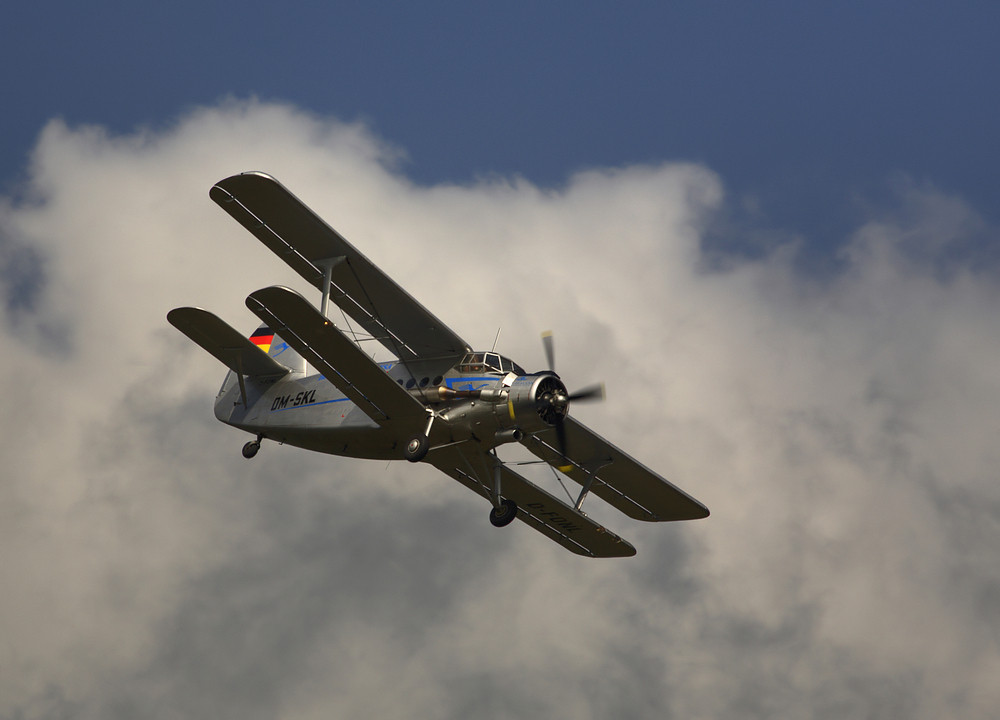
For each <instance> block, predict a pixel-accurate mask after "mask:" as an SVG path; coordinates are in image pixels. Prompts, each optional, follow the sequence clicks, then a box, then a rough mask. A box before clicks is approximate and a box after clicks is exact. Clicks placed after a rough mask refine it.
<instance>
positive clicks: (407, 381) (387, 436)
mask: <svg viewBox="0 0 1000 720" xmlns="http://www.w3.org/2000/svg"><path fill="white" fill-rule="evenodd" d="M379 366H380V367H381V368H382V369H383V370H384V371H385V372H386V373H387V374H388V375H389V377H390V378H392V379H393V380H395V381H396V382H397V383H398V384H399V385H400V386H402V387H403V388H404V389H406V390H407V391H409V392H410V393H411V394H412V395H413V396H414V397H415V398H417V399H418V400H420V401H421V402H422V403H423V404H424V405H425V406H426V407H427V408H428V410H429V412H428V417H431V416H432V415H433V417H434V420H433V422H431V429H430V433H429V438H430V441H431V444H432V445H433V446H439V445H445V444H448V443H453V442H461V441H464V440H469V439H474V440H477V441H478V442H480V443H481V444H482V445H483V446H484V447H486V448H491V447H494V446H496V445H498V444H500V443H502V442H510V441H511V440H512V439H513V437H515V433H516V432H517V431H518V429H519V428H520V429H528V430H529V431H530V429H540V428H541V427H544V426H545V423H543V422H542V421H541V419H540V417H539V416H538V414H537V412H536V411H535V394H536V392H537V389H538V387H539V385H540V382H541V381H542V380H543V379H545V378H555V382H557V383H558V378H557V377H556V376H555V375H554V373H535V374H531V375H529V374H527V373H525V371H524V370H523V369H522V368H521V367H520V366H518V365H517V364H516V363H513V362H512V361H510V360H509V359H507V358H505V357H503V356H502V355H499V354H497V353H481V352H480V353H469V354H467V355H466V356H465V357H464V358H463V359H462V361H461V362H459V363H458V364H456V365H455V366H454V367H452V368H451V369H450V370H448V371H447V372H446V373H445V374H444V375H436V376H430V375H429V374H425V373H423V372H421V368H420V366H419V365H408V364H406V363H402V362H398V361H392V362H384V363H380V364H379ZM548 382H549V383H550V384H551V383H552V380H549V381H548ZM559 385H560V387H561V383H559ZM245 388H246V404H244V402H243V399H242V395H241V391H240V387H239V382H238V379H237V376H236V375H235V374H234V373H232V372H230V373H229V374H228V375H227V376H226V378H225V380H224V381H223V384H222V387H221V388H220V390H219V394H218V395H217V397H216V400H215V416H216V417H217V418H218V419H219V420H221V421H222V422H224V423H226V424H228V425H232V426H233V427H237V428H240V429H241V430H246V431H247V432H251V433H254V434H257V435H259V436H261V437H266V438H269V439H271V440H273V441H276V442H280V443H286V444H289V445H294V446H296V447H302V448H306V449H309V450H314V451H318V452H324V453H330V454H333V455H346V456H350V457H359V458H372V459H402V458H403V445H404V444H405V442H406V440H407V438H409V437H411V436H413V435H414V434H419V433H424V432H426V423H421V424H419V425H414V424H413V422H412V421H411V422H409V423H405V424H404V423H402V422H394V421H393V420H392V419H390V420H389V421H387V422H383V423H382V424H379V423H376V422H375V421H374V420H372V419H371V418H370V417H368V415H366V414H365V413H364V412H363V411H362V410H361V409H360V408H359V407H357V406H356V405H355V404H354V403H353V402H351V401H350V400H349V399H348V398H347V397H345V395H344V394H343V393H342V392H340V391H339V390H338V389H337V388H336V387H335V386H334V385H333V384H332V383H331V382H329V381H327V379H326V378H324V377H323V376H322V375H321V374H319V373H316V372H314V371H310V369H309V368H305V372H290V373H288V374H287V375H285V376H284V377H282V378H280V379H276V380H275V379H266V378H265V379H261V378H252V377H248V378H246V381H245ZM536 426H537V427H536Z"/></svg>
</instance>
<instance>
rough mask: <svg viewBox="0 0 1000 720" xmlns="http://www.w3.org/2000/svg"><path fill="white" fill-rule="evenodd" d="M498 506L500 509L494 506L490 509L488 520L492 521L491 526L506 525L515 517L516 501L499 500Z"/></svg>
mask: <svg viewBox="0 0 1000 720" xmlns="http://www.w3.org/2000/svg"><path fill="white" fill-rule="evenodd" d="M500 507H501V508H502V509H501V510H497V509H496V508H495V507H494V508H493V509H492V510H490V522H491V523H493V527H507V526H508V525H510V524H511V523H512V522H514V518H516V517H517V503H516V502H514V501H513V500H501V501H500Z"/></svg>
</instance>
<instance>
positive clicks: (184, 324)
mask: <svg viewBox="0 0 1000 720" xmlns="http://www.w3.org/2000/svg"><path fill="white" fill-rule="evenodd" d="M167 321H168V322H169V323H170V324H171V325H173V326H174V327H175V328H177V329H178V330H180V331H181V332H182V333H184V334H185V335H187V336H188V337H189V338H191V340H193V341H194V342H196V343H198V344H199V345H201V347H203V348H204V349H205V350H207V351H208V352H209V354H211V355H212V356H213V357H215V358H216V359H217V360H219V362H221V363H222V364H223V365H225V366H226V367H228V368H229V369H230V370H232V371H233V372H234V373H236V374H238V375H251V376H260V377H268V376H275V375H285V374H286V373H288V372H289V368H287V367H285V366H284V365H282V364H281V363H279V362H278V361H277V360H274V359H273V358H270V357H268V355H267V353H265V352H264V351H263V350H261V349H260V348H259V347H257V346H256V345H254V344H253V343H252V342H250V340H248V339H247V338H246V336H244V335H242V334H240V332H239V331H238V330H236V329H234V328H233V327H232V326H230V325H229V324H227V323H226V321H225V320H222V319H221V318H219V317H217V316H216V315H213V314H212V313H210V312H208V310H202V309H201V308H194V307H181V308H175V309H173V310H171V311H170V312H168V313H167Z"/></svg>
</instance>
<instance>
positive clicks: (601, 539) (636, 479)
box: [167, 172, 708, 557]
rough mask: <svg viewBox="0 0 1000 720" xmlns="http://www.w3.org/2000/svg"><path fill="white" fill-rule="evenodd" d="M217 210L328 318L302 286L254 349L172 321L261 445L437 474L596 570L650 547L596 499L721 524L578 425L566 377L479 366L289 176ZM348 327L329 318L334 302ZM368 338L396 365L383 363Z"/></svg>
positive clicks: (263, 300) (185, 320)
mask: <svg viewBox="0 0 1000 720" xmlns="http://www.w3.org/2000/svg"><path fill="white" fill-rule="evenodd" d="M209 195H210V197H211V198H212V200H214V201H215V202H216V203H217V204H218V205H219V206H220V207H222V209H223V210H225V211H226V212H228V213H229V214H230V215H231V216H232V217H233V218H235V219H236V220H237V221H238V222H239V223H240V224H241V225H243V227H245V228H246V229H247V230H249V231H250V232H251V233H253V235H255V236H256V237H257V239H258V240H260V241H261V242H262V243H264V245H266V246H267V247H268V248H270V249H271V250H272V251H273V252H274V253H275V254H276V255H278V257H280V258H281V259H283V260H284V261H285V262H286V263H288V264H289V265H290V266H291V267H292V268H293V269H294V270H295V271H296V272H298V273H299V275H301V276H302V277H303V278H304V279H305V280H306V281H307V282H308V283H310V284H311V285H313V286H315V287H316V289H318V290H319V291H320V294H321V301H320V307H319V308H316V307H315V306H313V305H312V304H311V303H310V302H309V301H308V300H306V299H305V298H304V297H303V296H302V295H300V294H299V293H298V292H296V291H295V290H292V289H290V288H287V287H281V286H273V287H267V288H264V289H262V290H257V291H256V292H253V293H251V294H250V296H249V297H247V299H246V305H247V307H248V308H249V309H250V310H251V311H252V312H253V313H254V314H255V315H256V316H257V317H258V318H259V319H260V321H261V323H262V325H261V326H260V327H258V329H257V330H256V331H254V333H253V334H252V335H251V336H250V337H249V338H247V337H246V336H245V335H243V334H241V333H240V332H238V331H237V330H235V329H234V328H232V327H231V326H230V325H228V324H227V323H226V322H224V321H223V320H221V319H220V318H218V317H217V316H215V315H213V314H212V313H210V312H208V311H206V310H202V309H200V308H195V307H182V308H176V309H174V310H171V311H170V312H169V313H168V314H167V320H168V321H169V322H170V323H171V324H172V325H173V326H174V327H176V328H177V329H178V330H180V331H181V332H182V333H184V334H185V335H187V336H188V337H189V338H190V339H191V340H193V341H194V342H195V343H197V344H198V345H200V346H201V347H202V348H204V349H205V350H206V351H208V352H209V353H210V354H212V355H213V356H214V357H215V358H217V359H218V360H219V361H221V362H222V363H223V364H224V365H225V366H226V367H227V368H228V369H229V372H228V374H227V375H226V377H225V380H224V381H223V383H222V387H221V389H220V390H219V393H218V395H217V397H216V399H215V416H216V417H217V418H218V419H219V420H221V421H222V422H224V423H226V424H228V425H232V426H233V427H236V428H239V429H241V430H245V431H247V432H249V433H252V434H253V435H255V438H254V439H253V440H251V441H249V442H247V443H246V445H244V446H243V455H244V456H245V457H247V458H252V457H254V456H255V455H256V454H257V452H258V451H259V450H260V447H261V442H262V441H263V440H265V439H266V440H270V441H273V442H278V443H284V444H287V445H292V446H295V447H300V448H305V449H307V450H314V451H317V452H323V453H330V454H332V455H343V456H350V457H357V458H371V459H380V460H404V459H405V460H409V461H410V462H426V463H429V464H431V465H433V466H434V467H436V468H437V469H439V470H441V471H442V472H444V473H445V474H447V475H449V476H451V477H452V478H454V479H455V480H457V481H458V482H460V483H462V484H463V485H465V486H466V487H468V488H470V489H471V490H473V491H475V492H477V493H479V494H480V495H481V496H483V497H484V498H486V499H487V500H489V501H490V503H491V505H492V508H491V510H490V514H489V517H490V522H491V523H492V524H493V525H495V526H497V527H503V526H506V525H508V524H510V523H511V522H513V521H514V520H515V519H519V520H521V521H523V522H524V523H525V524H527V525H529V526H531V527H532V528H534V529H535V530H538V531H539V532H541V533H542V534H543V535H546V536H548V537H549V538H551V539H552V540H554V541H555V542H557V543H559V544H560V545H562V546H563V547H565V548H567V549H569V550H570V551H572V552H574V553H577V554H579V555H586V556H590V557H627V556H631V555H635V548H634V547H633V546H632V545H631V544H630V543H628V542H627V541H625V540H623V539H622V538H620V537H619V536H618V535H616V534H615V533H613V532H611V531H610V530H608V529H607V528H605V527H603V526H601V525H600V524H598V523H596V522H595V521H594V520H592V519H591V518H590V517H589V516H588V515H587V514H586V513H584V512H583V504H584V501H585V500H586V499H587V497H588V495H589V494H594V495H597V496H598V497H600V498H601V499H603V500H604V501H606V502H608V503H610V504H611V505H612V506H614V507H615V508H617V509H618V510H620V511H621V512H623V513H625V514H626V515H628V516H629V517H631V518H635V519H638V520H646V521H652V522H660V521H670V520H691V519H696V518H703V517H707V516H708V508H706V507H705V506H704V505H702V504H701V503H700V502H698V501H697V500H695V499H694V498H692V497H691V496H690V495H688V494H687V493H685V492H684V491H682V490H680V489H679V488H677V487H675V486H674V485H672V484H671V483H670V482H668V481H667V480H665V479H664V478H662V477H660V476H659V475H657V474H656V473H655V472H653V471H652V470H650V469H649V468H647V467H645V466H643V465H642V464H640V463H639V462H638V461H636V460H635V459H633V458H632V457H630V456H629V455H627V454H626V453H624V452H623V451H621V450H619V449H618V448H617V447H615V446H614V445H612V444H611V443H610V442H608V441H607V440H605V439H604V438H602V437H600V436H598V435H597V434H596V433H594V432H593V431H592V430H590V429H588V428H587V427H586V426H584V425H583V424H581V423H579V422H577V421H576V420H574V419H573V418H572V417H570V416H569V414H568V411H569V408H570V405H571V404H572V403H573V402H574V401H584V400H588V399H594V398H597V397H602V396H603V390H602V388H601V387H591V388H587V389H585V390H582V391H580V392H576V393H572V392H569V391H568V390H567V388H566V385H565V384H564V383H563V381H562V380H561V379H560V377H559V375H558V374H556V372H555V370H554V369H553V365H554V362H553V343H552V337H551V334H548V335H545V336H543V340H544V347H545V353H546V359H547V361H548V365H549V368H548V369H546V370H542V371H539V372H527V371H525V370H524V369H523V368H522V367H521V366H520V365H518V364H517V363H515V362H513V361H512V360H510V359H509V358H507V357H505V356H503V355H502V354H500V353H498V352H495V348H494V351H491V352H478V351H474V350H473V349H472V348H471V347H470V346H469V344H468V343H466V342H465V341H464V340H463V339H462V338H460V337H459V336H458V335H456V334H455V333H454V332H453V331H451V330H450V329H449V328H448V327H447V326H446V325H445V324H444V323H443V322H441V321H440V320H438V318H437V317H435V316H434V315H433V314H431V312H430V311H429V310H427V309H426V308H425V307H424V306H423V305H421V304H420V303H419V302H417V301H416V300H415V299H414V298H413V297H411V296H410V295H409V294H408V293H407V292H406V291H405V290H404V289H403V288H402V287H400V286H399V285H398V284H397V283H396V282H394V281H393V280H392V279H391V278H389V277H388V276H387V275H386V274H385V273H383V272H382V271H381V270H379V268H378V267H376V266H375V265H374V264H373V263H372V262H371V261H370V260H368V258H366V257H365V256H364V255H362V254H361V253H360V252H358V250H357V249H355V248H354V246H353V245H351V244H350V243H349V242H347V240H345V239H344V238H343V237H342V236H341V235H340V234H339V233H337V231H335V230H334V229H333V228H331V227H330V226H329V225H327V224H326V223H325V222H324V221H323V220H322V219H320V218H319V217H318V216H317V215H316V214H315V213H314V212H313V211H312V210H310V209H309V208H308V207H306V205H304V204H303V203H302V202H301V201H300V200H299V199H298V198H296V197H295V196H294V195H292V193H290V192H289V191H288V190H287V189H285V188H284V187H283V186H282V185H281V184H280V183H279V182H278V181H277V180H275V179H274V178H273V177H271V176H269V175H266V174H264V173H260V172H248V173H242V174H239V175H234V176H232V177H229V178H226V179H225V180H222V181H220V182H219V183H217V184H216V185H215V186H213V187H212V189H211V191H210V192H209ZM331 301H332V302H333V303H335V304H336V305H337V306H339V308H340V310H341V311H342V318H343V326H339V325H338V324H336V323H335V322H334V320H332V319H331V318H330V317H329V313H328V309H329V303H330V302H331ZM362 338H364V339H365V340H375V341H378V342H379V343H381V345H382V346H383V347H385V349H386V350H388V352H390V353H391V354H392V355H393V356H394V357H395V358H396V359H395V360H392V361H390V362H376V361H375V360H373V359H372V357H371V355H370V354H369V353H368V352H366V351H365V350H364V349H362V344H361V343H362ZM508 443H519V444H520V445H522V446H524V447H525V448H527V450H528V451H529V452H530V453H531V454H533V455H534V456H536V458H537V461H539V462H544V463H547V464H548V465H550V466H552V467H553V468H554V469H555V470H557V471H558V473H559V475H558V476H557V477H562V476H566V477H569V478H570V479H571V480H573V481H575V482H576V483H578V484H579V486H580V491H579V495H578V496H577V499H576V502H575V503H574V502H573V498H572V495H570V496H569V498H568V502H563V501H562V500H561V499H559V498H558V497H556V496H555V495H553V494H551V493H549V492H548V491H547V490H545V489H543V488H541V487H539V486H538V485H537V484H535V483H533V482H531V481H529V480H528V479H526V478H525V477H523V476H522V475H521V474H519V473H518V472H516V471H515V470H514V469H513V468H514V467H516V465H514V464H513V463H507V462H504V461H503V460H501V459H500V456H499V453H498V452H497V448H498V447H500V446H503V445H505V444H508Z"/></svg>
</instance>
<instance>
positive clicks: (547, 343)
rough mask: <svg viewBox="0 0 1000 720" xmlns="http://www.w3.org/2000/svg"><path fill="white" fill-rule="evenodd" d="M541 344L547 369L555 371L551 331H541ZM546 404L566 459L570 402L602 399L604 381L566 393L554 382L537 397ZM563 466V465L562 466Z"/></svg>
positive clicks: (561, 451) (564, 388) (558, 383)
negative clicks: (567, 421)
mask: <svg viewBox="0 0 1000 720" xmlns="http://www.w3.org/2000/svg"><path fill="white" fill-rule="evenodd" d="M542 345H543V347H544V348H545V360H546V361H547V362H548V364H549V370H551V371H552V372H553V373H555V371H556V370H555V365H556V363H555V341H554V340H553V337H552V331H551V330H547V331H545V332H543V333H542ZM539 399H540V400H541V401H542V402H544V403H547V404H548V406H549V407H548V409H549V412H548V413H547V415H548V417H549V418H550V419H551V421H552V424H553V426H554V427H555V430H556V441H557V444H558V445H559V454H560V455H561V456H562V458H563V459H564V460H565V459H566V424H565V422H566V413H567V412H568V410H569V404H570V402H587V401H595V400H596V401H600V400H603V399H604V383H597V384H595V385H588V386H587V387H585V388H582V389H580V390H577V391H576V392H572V393H567V392H566V386H565V385H563V384H562V383H561V382H557V383H554V385H553V387H552V388H551V389H550V390H549V391H547V392H545V393H543V394H542V396H541V397H540V398H539ZM564 467H565V466H564Z"/></svg>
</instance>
